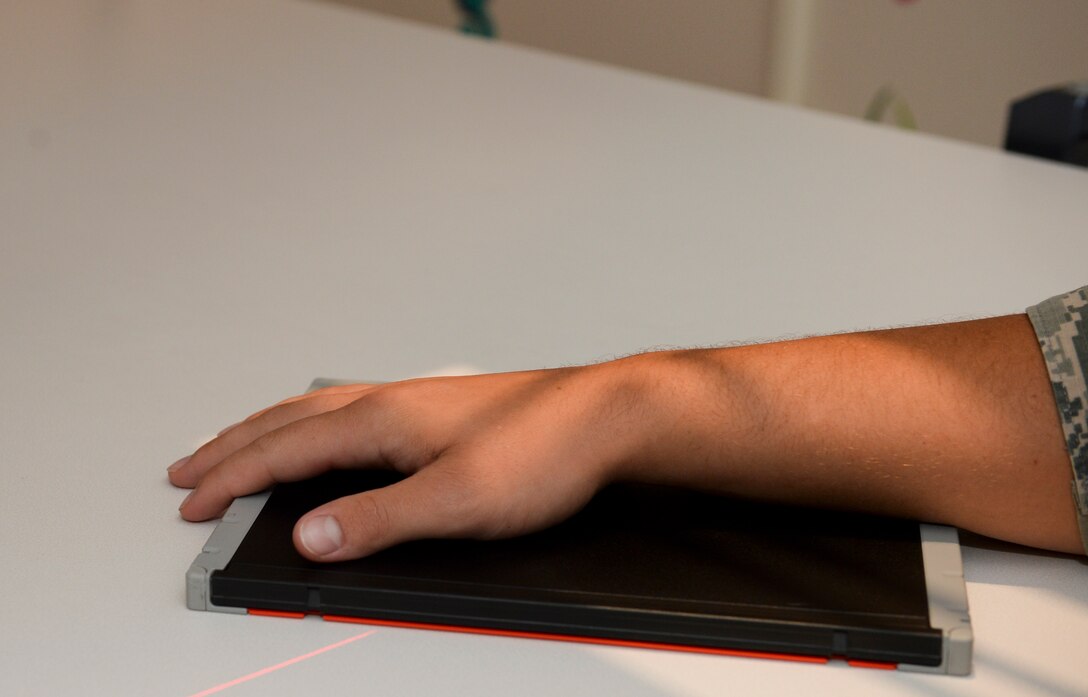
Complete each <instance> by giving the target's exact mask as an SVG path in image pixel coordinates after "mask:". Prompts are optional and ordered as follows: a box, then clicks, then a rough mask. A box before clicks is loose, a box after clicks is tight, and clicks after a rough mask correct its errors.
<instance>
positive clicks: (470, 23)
mask: <svg viewBox="0 0 1088 697" xmlns="http://www.w3.org/2000/svg"><path fill="white" fill-rule="evenodd" d="M457 6H458V7H459V8H460V9H461V14H462V16H463V17H464V20H463V21H462V22H461V31H463V32H464V33H466V34H475V35H476V36H482V37H484V38H486V39H494V38H495V35H496V34H495V23H494V22H493V21H492V20H491V15H490V14H489V13H488V11H487V0H457Z"/></svg>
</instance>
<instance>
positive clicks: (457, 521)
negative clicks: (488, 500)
mask: <svg viewBox="0 0 1088 697" xmlns="http://www.w3.org/2000/svg"><path fill="white" fill-rule="evenodd" d="M453 471H454V470H453V469H452V468H447V467H442V466H441V465H440V463H438V462H436V463H435V465H434V466H433V467H430V468H427V469H424V470H421V471H419V472H417V473H416V474H413V475H412V476H410V477H408V478H406V479H403V480H401V481H400V482H397V483H396V484H392V485H390V486H387V487H383V488H381V489H375V490H373V491H367V492H363V493H361V494H355V495H353V496H346V497H344V498H341V499H337V500H335V501H331V502H329V503H327V504H325V505H324V506H321V507H319V508H316V509H314V510H313V511H311V512H309V513H307V514H306V515H305V516H303V517H302V518H301V519H300V520H299V522H298V523H297V524H296V525H295V529H294V534H293V539H294V543H295V547H296V548H297V549H298V551H299V553H300V554H302V555H303V556H304V557H306V558H308V559H311V560H313V561H322V562H329V561H342V560H345V559H356V558H358V557H363V556H367V555H369V554H373V553H374V552H377V551H379V550H382V549H385V548H387V547H392V546H393V545H396V544H399V543H401V542H405V541H408V540H415V539H422V538H436V537H469V536H477V535H478V533H479V532H480V530H482V529H483V523H482V521H479V520H476V519H475V516H476V515H478V514H479V511H481V510H486V507H480V506H475V505H473V498H474V496H473V494H471V493H470V492H471V491H472V490H473V489H472V488H471V487H466V486H463V485H462V483H459V482H457V481H454V480H455V479H456V476H455V475H454V476H450V473H451V472H453Z"/></svg>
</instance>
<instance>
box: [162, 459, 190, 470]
mask: <svg viewBox="0 0 1088 697" xmlns="http://www.w3.org/2000/svg"><path fill="white" fill-rule="evenodd" d="M191 457H192V455H186V456H185V457H183V458H181V459H180V460H178V461H177V462H175V463H174V464H172V465H170V466H169V467H167V468H166V471H167V472H176V471H178V470H179V469H181V468H182V467H184V466H185V463H186V462H188V461H189V458H191Z"/></svg>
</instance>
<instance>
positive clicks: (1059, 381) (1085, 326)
mask: <svg viewBox="0 0 1088 697" xmlns="http://www.w3.org/2000/svg"><path fill="white" fill-rule="evenodd" d="M1028 318H1029V319H1031V324H1032V326H1034V327H1035V334H1036V336H1038V337H1039V346H1040V347H1041V348H1042V350H1043V358H1044V359H1045V360H1046V367H1047V370H1048V371H1049V372H1050V385H1051V387H1052V388H1053V389H1054V399H1055V400H1057V406H1058V418H1059V420H1060V421H1061V424H1062V430H1063V431H1064V432H1065V446H1066V448H1067V449H1068V450H1069V460H1070V463H1071V464H1072V466H1073V481H1072V487H1073V500H1074V502H1075V503H1076V506H1077V516H1078V518H1079V521H1080V535H1081V540H1082V541H1083V542H1084V549H1085V552H1086V553H1088V384H1086V383H1085V375H1088V286H1085V287H1084V288H1081V289H1079V290H1074V291H1073V292H1071V293H1067V294H1065V295H1059V296H1057V297H1054V298H1051V299H1050V300H1046V301H1044V302H1041V303H1039V304H1038V305H1036V306H1034V307H1029V308H1028Z"/></svg>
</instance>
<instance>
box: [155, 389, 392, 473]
mask: <svg viewBox="0 0 1088 697" xmlns="http://www.w3.org/2000/svg"><path fill="white" fill-rule="evenodd" d="M353 387H355V388H356V389H355V390H344V389H341V390H336V391H330V392H324V391H320V390H319V391H315V392H314V393H312V394H310V395H300V396H299V397H297V398H292V399H291V400H285V401H284V402H282V403H281V404H280V405H277V406H275V407H270V408H269V409H266V410H264V411H262V412H259V413H258V414H256V415H254V416H251V417H250V418H249V419H247V420H246V421H242V422H240V423H238V424H235V425H234V426H231V427H230V428H228V429H225V430H224V431H223V432H222V433H220V434H219V435H218V436H217V437H215V438H214V439H212V440H211V441H209V442H208V443H206V444H204V445H203V446H202V447H200V448H199V449H198V450H197V451H196V452H195V453H193V455H192V456H191V457H189V458H188V460H184V459H183V460H179V461H178V462H177V463H175V464H174V465H171V469H170V470H168V477H169V478H170V482H171V483H172V484H174V485H175V486H180V487H186V488H192V487H194V486H196V484H197V482H199V481H200V479H201V478H202V477H203V476H204V474H205V473H206V472H207V471H208V470H210V469H211V468H212V467H214V466H216V465H217V464H219V463H220V462H222V461H223V460H224V459H226V458H227V457H228V456H229V455H231V454H232V453H234V452H237V451H238V450H240V449H242V448H244V447H245V446H247V445H249V444H250V443H252V442H254V441H255V440H257V439H258V438H260V437H262V436H264V435H265V434H266V433H270V432H272V431H274V430H276V429H278V428H281V427H283V426H286V425H287V424H290V423H292V422H295V421H298V420H300V419H305V418H308V417H310V416H315V415H317V414H322V413H325V412H328V411H332V410H334V409H339V408H340V407H343V406H345V405H347V404H350V403H351V402H353V401H355V400H356V399H358V398H359V397H361V396H362V395H364V394H366V392H367V390H369V389H371V387H370V386H365V387H360V386H353Z"/></svg>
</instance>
